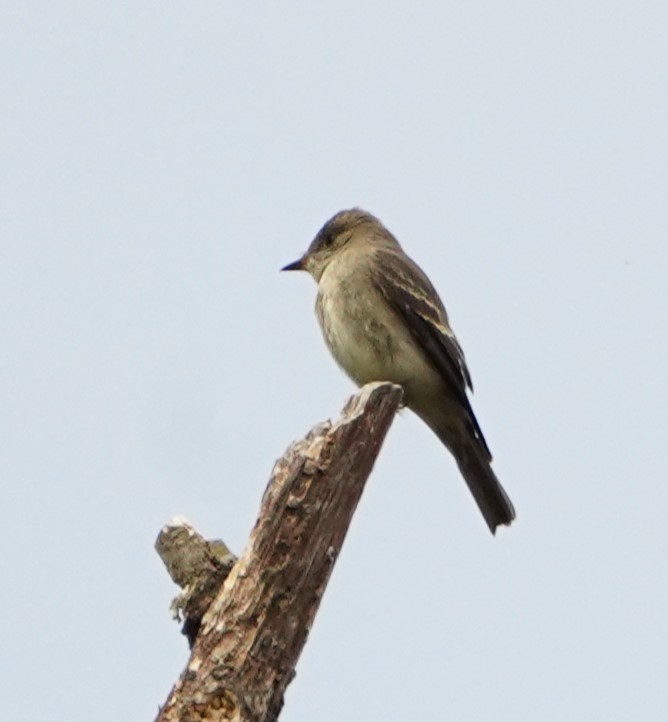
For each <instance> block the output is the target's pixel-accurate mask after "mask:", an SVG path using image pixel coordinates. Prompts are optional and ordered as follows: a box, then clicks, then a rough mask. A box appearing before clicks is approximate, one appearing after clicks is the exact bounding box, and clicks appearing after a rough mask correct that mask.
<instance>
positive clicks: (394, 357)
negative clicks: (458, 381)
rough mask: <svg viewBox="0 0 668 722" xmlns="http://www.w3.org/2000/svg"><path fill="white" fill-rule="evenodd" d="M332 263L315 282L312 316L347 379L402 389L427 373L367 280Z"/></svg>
mask: <svg viewBox="0 0 668 722" xmlns="http://www.w3.org/2000/svg"><path fill="white" fill-rule="evenodd" d="M332 265H333V264H330V266H329V267H328V268H327V269H326V270H325V272H324V273H323V275H322V277H321V278H320V283H319V285H318V297H317V300H316V313H317V316H318V320H319V322H320V326H321V328H322V332H323V336H324V338H325V342H326V343H327V346H328V347H329V349H330V351H331V353H332V355H333V356H334V358H335V360H336V361H337V363H338V364H339V365H340V366H341V367H342V368H343V370H344V371H345V372H346V373H347V374H348V376H350V377H351V378H352V379H353V381H355V382H356V383H357V384H359V385H362V384H365V383H369V382H371V381H391V382H393V383H398V384H402V385H405V384H406V383H407V382H410V381H411V379H412V378H413V377H414V376H415V375H416V374H424V373H425V372H426V373H430V370H428V369H426V361H425V359H424V357H423V356H422V354H421V353H420V351H419V350H418V349H417V347H416V346H415V344H414V342H413V339H412V337H411V335H410V332H409V330H408V329H407V328H406V327H405V326H404V325H403V323H402V322H401V320H400V319H399V318H398V317H397V316H396V315H395V314H394V312H393V311H392V310H391V309H390V308H389V307H388V306H387V304H386V303H385V300H384V299H383V298H382V296H381V295H380V294H379V293H378V292H377V291H376V289H375V287H374V286H373V285H372V283H371V282H370V280H369V279H368V277H366V276H365V275H363V274H356V273H355V271H354V270H351V269H350V268H345V267H341V266H340V267H339V268H336V267H334V268H332Z"/></svg>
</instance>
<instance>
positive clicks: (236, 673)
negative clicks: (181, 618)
mask: <svg viewBox="0 0 668 722" xmlns="http://www.w3.org/2000/svg"><path fill="white" fill-rule="evenodd" d="M400 403H401V389H400V387H398V386H393V385H391V384H387V383H375V384H369V385H368V386H365V387H364V388H363V389H362V390H361V391H360V392H359V393H358V394H357V395H356V396H354V397H352V398H351V399H350V400H349V401H348V403H347V404H346V406H345V408H344V409H343V413H342V416H341V418H340V419H339V420H338V421H337V422H336V423H334V424H332V423H330V422H326V423H323V424H319V425H318V426H316V427H315V428H314V429H312V430H311V431H310V432H309V434H307V436H306V437H305V438H304V439H303V440H301V441H297V442H295V443H294V444H292V446H290V448H289V449H288V450H287V452H286V453H285V455H284V456H283V457H282V458H281V459H279V460H278V461H277V462H276V465H275V466H274V470H273V473H272V476H271V479H270V481H269V485H268V486H267V489H266V491H265V494H264V497H263V499H262V506H261V509H260V515H259V518H258V520H257V522H256V524H255V528H254V529H253V531H252V533H251V536H250V539H249V541H248V544H247V546H246V549H245V551H244V553H243V554H242V556H241V557H240V558H239V559H238V560H237V561H236V564H234V566H233V568H232V571H231V572H230V573H229V575H228V576H227V578H226V579H225V580H224V582H222V586H221V580H222V578H224V576H225V572H227V569H224V566H225V565H224V564H222V563H220V559H219V558H218V557H217V556H216V553H215V551H214V553H213V557H212V556H211V555H210V552H211V548H210V547H207V546H206V545H207V544H210V543H209V542H205V541H204V540H203V539H202V538H201V537H199V535H197V537H195V535H196V532H194V530H192V529H191V528H189V527H188V529H190V531H187V532H185V536H182V537H181V542H182V543H183V544H186V546H187V542H188V538H192V539H195V542H194V544H195V546H196V550H195V552H194V555H193V556H192V557H190V556H189V555H188V554H186V555H185V558H186V559H191V558H193V559H195V561H196V562H197V563H195V564H194V565H193V564H191V563H190V562H186V563H185V565H181V567H179V569H183V568H185V569H186V570H188V569H189V567H191V566H194V567H196V568H197V569H198V570H199V572H198V573H197V574H195V576H194V577H191V576H189V574H188V573H186V574H185V576H184V574H183V573H179V572H177V574H179V579H180V581H179V580H177V582H178V583H181V582H183V583H184V584H183V585H185V586H186V587H187V589H186V592H187V594H191V593H192V592H193V589H195V588H198V589H200V590H202V589H203V590H205V595H204V596H205V597H206V594H209V593H210V592H211V589H212V584H213V588H214V589H218V590H219V591H218V592H217V594H216V595H215V599H214V601H213V603H211V606H210V607H209V608H208V611H206V613H205V614H204V615H203V617H202V616H201V612H202V601H201V599H202V598H203V597H202V596H200V597H197V601H195V602H192V601H189V599H190V597H188V596H187V597H186V599H185V601H183V600H181V603H180V605H181V607H182V609H183V610H184V614H185V616H186V623H187V622H188V619H189V610H194V612H193V615H194V617H193V618H195V619H196V621H195V622H194V625H195V626H194V627H192V628H194V629H195V633H194V635H191V636H192V637H193V639H194V646H193V649H192V652H191V657H190V661H189V663H188V665H187V667H186V669H185V670H184V672H183V673H182V675H181V678H180V679H179V681H178V682H177V683H176V685H175V686H174V688H173V689H172V691H171V693H170V695H169V698H168V700H167V702H166V704H165V705H164V707H163V708H162V709H161V711H160V713H159V715H158V717H157V722H173V721H175V720H179V721H181V722H185V721H186V720H187V721H188V722H199V721H200V720H201V721H202V722H204V720H207V722H208V721H212V722H227V721H231V720H238V721H239V722H274V720H276V719H277V718H278V715H279V712H280V710H281V708H282V706H283V697H284V693H285V689H286V687H287V685H288V684H289V683H290V681H291V680H292V678H293V677H294V674H295V671H294V670H295V666H296V664H297V660H298V658H299V655H300V653H301V650H302V648H303V646H304V644H305V642H306V638H307V636H308V632H309V630H310V628H311V626H312V624H313V619H314V617H315V614H316V612H317V610H318V606H319V604H320V600H321V598H322V595H323V593H324V590H325V587H326V585H327V582H328V580H329V577H330V574H331V572H332V568H333V566H334V563H335V561H336V559H337V557H338V555H339V552H340V551H341V547H342V545H343V540H344V538H345V535H346V532H347V530H348V526H349V525H350V521H351V519H352V515H353V513H354V511H355V508H356V506H357V503H358V501H359V498H360V496H361V494H362V490H363V489H364V484H365V482H366V479H367V477H368V475H369V473H370V472H371V469H372V467H373V464H374V462H375V460H376V457H377V455H378V452H379V451H380V447H381V445H382V443H383V440H384V438H385V434H386V433H387V430H388V429H389V427H390V424H391V422H392V419H393V418H394V414H395V412H396V410H397V408H398V407H399V405H400ZM167 530H168V528H166V529H165V530H163V534H164V533H166V531H167ZM158 544H160V539H159V541H158ZM167 546H168V547H170V543H169V542H168V543H167ZM177 546H178V544H177ZM171 548H172V549H173V544H172V545H171ZM160 553H161V556H163V554H162V552H160ZM167 556H168V560H167V561H166V564H168V568H169V569H172V568H173V567H174V562H173V560H172V559H171V558H170V556H169V554H168V555H167ZM177 556H178V554H177ZM163 558H164V557H163ZM177 567H178V564H177ZM202 570H204V571H202ZM209 573H210V574H213V575H214V577H215V575H216V574H218V577H215V578H216V579H217V581H216V582H215V583H212V582H210V581H207V580H209V579H210V577H209ZM189 580H190V581H189ZM192 580H194V581H192ZM183 585H182V586H183ZM189 605H190V606H189ZM200 622H201V624H200ZM192 628H191V629H192ZM197 630H198V631H197Z"/></svg>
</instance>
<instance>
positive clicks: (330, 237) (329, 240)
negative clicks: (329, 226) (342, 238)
mask: <svg viewBox="0 0 668 722" xmlns="http://www.w3.org/2000/svg"><path fill="white" fill-rule="evenodd" d="M335 239H336V236H335V235H334V234H333V233H328V234H327V235H326V236H325V237H324V239H323V244H324V245H325V246H326V247H328V248H329V246H331V245H333V243H334V241H335Z"/></svg>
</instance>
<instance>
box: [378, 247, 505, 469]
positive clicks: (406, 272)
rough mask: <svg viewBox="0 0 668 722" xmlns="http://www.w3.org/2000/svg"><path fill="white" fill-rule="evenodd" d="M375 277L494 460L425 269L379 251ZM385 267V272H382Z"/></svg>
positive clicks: (457, 349) (466, 373)
mask: <svg viewBox="0 0 668 722" xmlns="http://www.w3.org/2000/svg"><path fill="white" fill-rule="evenodd" d="M372 268H373V271H372V278H371V281H372V282H373V284H374V286H375V287H376V289H377V291H378V292H379V293H380V294H381V296H383V298H384V299H385V301H386V303H387V304H388V306H389V307H390V308H391V309H392V310H393V311H394V312H395V313H396V314H397V315H398V316H399V317H400V318H401V320H402V321H403V322H404V323H405V324H406V327H407V328H408V330H409V331H410V333H411V335H412V336H413V338H414V339H415V342H416V343H417V345H418V346H419V347H420V348H421V349H422V351H423V352H424V354H425V356H426V357H427V359H428V360H429V361H430V363H431V364H432V365H433V366H434V368H435V369H436V370H437V371H438V372H439V374H440V375H441V378H442V379H443V381H444V382H445V383H446V384H447V386H448V388H450V389H451V391H452V392H453V393H454V395H455V396H456V398H457V399H458V400H459V402H460V403H461V405H462V407H463V408H464V409H465V411H466V413H467V415H468V417H469V419H470V421H471V424H472V427H473V431H474V433H475V435H476V437H477V438H478V439H479V440H480V442H481V443H482V446H483V448H484V449H485V451H486V453H487V454H488V455H489V457H490V458H491V454H490V453H489V447H488V446H487V443H486V441H485V438H484V436H483V434H482V430H481V429H480V426H479V425H478V421H477V420H476V418H475V415H474V413H473V409H472V408H471V404H470V402H469V400H468V396H467V395H466V387H467V386H468V387H469V388H470V389H471V390H473V384H472V383H471V375H470V374H469V370H468V368H467V366H466V360H465V359H464V352H463V351H462V348H461V346H460V345H459V342H458V341H457V338H456V336H455V334H454V333H453V331H452V329H451V328H450V324H449V322H448V315H447V313H446V311H445V307H444V306H443V302H442V301H441V299H440V298H439V296H438V293H436V290H435V289H434V287H433V286H432V284H431V282H430V281H429V279H428V278H427V276H426V275H425V274H424V272H423V271H422V269H421V268H420V267H419V266H418V265H417V264H416V263H414V262H413V261H412V260H411V259H410V258H408V257H407V256H405V255H404V254H403V253H402V255H401V256H398V254H396V253H394V252H392V251H391V250H385V249H383V250H379V251H377V252H376V263H374V264H372ZM379 268H382V273H381V272H379V270H378V269H379Z"/></svg>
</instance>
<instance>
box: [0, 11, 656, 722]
mask: <svg viewBox="0 0 668 722" xmlns="http://www.w3.org/2000/svg"><path fill="white" fill-rule="evenodd" d="M667 25H668V6H666V4H665V3H660V2H642V1H641V2H602V1H601V2H593V1H592V0H580V1H579V2H568V1H564V0H560V1H559V2H542V3H538V2H528V1H527V2H519V1H513V0H511V1H509V2H505V3H498V2H491V1H490V0H486V1H484V2H482V1H481V2H471V1H470V0H467V1H466V2H463V1H462V2H450V3H442V2H435V1H433V2H427V1H425V2H422V3H412V4H410V5H409V4H408V3H391V2H387V1H385V2H380V0H377V1H373V2H371V1H368V2H359V1H358V2H349V1H345V0H344V1H341V0H339V2H336V3H331V2H326V3H308V2H304V1H301V2H282V3H258V2H249V3H230V2H220V1H218V2H195V3H183V2H178V3H175V2H143V1H142V0H133V2H116V3H103V2H58V1H55V2H49V3H37V2H21V3H18V2H16V3H4V4H3V5H2V7H1V8H0V67H1V70H0V93H1V97H2V99H3V102H2V112H1V113H0V123H1V126H0V304H1V308H2V313H1V314H0V337H1V338H2V350H1V351H0V480H1V486H0V508H1V509H2V511H3V514H4V518H5V528H4V536H5V539H6V545H5V554H3V555H1V557H0V558H1V560H2V561H1V567H0V569H1V572H2V578H3V580H4V592H3V594H2V602H0V610H1V611H2V618H3V624H2V630H1V631H0V650H1V651H0V662H1V665H2V669H3V670H4V672H3V674H2V677H1V681H0V698H1V699H2V709H3V716H4V717H6V718H7V719H11V720H22V719H24V718H25V717H26V715H27V714H28V713H27V712H26V710H28V709H30V708H31V706H32V705H34V704H35V703H36V702H37V700H39V704H40V705H41V706H42V707H43V708H45V709H48V715H47V716H48V717H49V719H53V720H67V721H68V722H78V721H79V720H81V721H84V720H86V722H87V721H88V720H90V719H92V718H94V719H96V720H99V721H100V722H106V721H107V720H109V722H111V721H112V720H118V719H127V720H149V719H152V718H153V716H154V714H155V713H156V710H157V707H158V705H159V704H160V703H161V702H163V701H164V699H165V698H166V695H167V693H168V691H169V689H170V686H171V684H172V683H173V682H174V680H175V679H176V678H177V676H178V675H179V673H180V671H181V669H182V667H183V665H184V664H185V662H186V660H187V649H186V643H185V640H184V639H183V638H181V637H180V635H179V633H178V628H177V626H176V625H175V624H174V623H172V622H171V621H170V618H169V613H168V605H169V601H170V598H171V596H172V595H173V593H174V590H173V588H172V586H171V584H170V583H169V580H168V578H167V575H166V573H165V572H164V570H163V569H162V567H161V564H160V562H159V560H158V557H157V556H156V555H155V553H154V552H153V548H152V545H153V541H154V538H155V536H156V534H157V532H158V531H159V529H160V527H161V525H162V524H163V523H164V522H165V521H166V520H167V519H168V518H170V517H171V516H172V515H174V514H177V513H179V514H184V515H186V516H187V517H188V518H189V519H190V520H191V521H192V522H193V523H194V524H195V525H196V526H197V527H198V528H199V529H200V530H201V531H202V532H203V533H205V534H207V535H209V536H220V537H222V538H223V539H225V541H226V542H227V543H228V544H229V545H230V546H231V547H232V548H233V549H234V550H235V551H237V552H238V551H240V550H241V549H242V547H243V545H244V543H245V541H246V538H247V536H248V533H249V532H250V529H251V526H252V524H253V522H254V520H255V515H256V512H257V509H258V505H259V500H260V497H261V494H262V492H263V490H264V486H265V483H266V480H267V478H268V475H269V472H270V470H271V467H272V465H273V462H274V460H275V458H276V457H278V456H280V455H281V454H282V453H283V451H284V449H285V447H286V446H287V445H288V444H289V443H290V442H291V441H292V440H293V439H295V438H297V437H299V436H301V435H302V434H303V433H304V432H306V431H307V430H308V429H309V428H310V427H311V426H312V425H313V424H315V423H316V422H318V421H321V420H322V419H324V418H327V417H330V416H336V415H337V414H338V413H339V410H340V408H341V406H342V405H343V403H344V401H345V399H346V398H347V396H348V395H349V394H350V393H352V391H353V387H352V385H351V384H350V382H349V381H348V380H347V379H346V378H345V377H344V376H343V374H342V373H341V372H340V371H339V370H338V369H337V367H336V366H335V364H334V362H333V361H331V359H330V358H329V356H328V355H327V353H326V351H325V348H324V344H323V343H322V340H321V338H320V334H319V331H318V329H317V325H316V322H315V318H314V316H313V312H312V305H313V301H314V296H315V286H314V284H313V283H312V282H311V281H310V279H308V278H307V277H306V276H303V277H299V276H295V275H281V274H279V273H278V269H279V268H280V267H281V266H282V265H284V264H285V263H287V262H288V261H291V260H293V259H294V258H295V257H296V256H297V255H298V254H299V253H301V252H302V251H303V250H304V249H305V247H306V246H307V244H308V243H309V242H310V240H311V238H312V236H313V235H314V234H315V232H316V231H317V230H318V228H319V227H320V226H321V224H322V223H323V222H324V221H325V220H326V219H327V218H328V217H329V216H330V215H332V214H333V213H334V212H336V211H337V210H339V209H341V208H343V207H346V206H351V205H361V206H363V207H365V208H367V209H368V210H370V211H372V212H373V213H375V214H376V215H378V216H379V217H380V218H381V219H382V220H383V221H384V222H385V223H386V225H387V226H388V227H389V228H390V229H391V230H392V231H393V232H394V233H395V234H396V235H397V236H398V238H399V240H400V241H401V242H402V244H403V245H404V248H405V249H406V251H407V252H408V253H409V254H410V255H411V256H412V257H413V258H414V259H415V260H416V261H417V262H418V263H419V264H420V265H421V266H422V267H423V268H424V269H425V270H426V271H427V272H428V274H429V275H430V277H431V279H432V281H433V282H434V284H435V285H436V287H437V288H438V289H439V291H440V293H441V295H442V297H443V299H444V301H445V304H446V306H447V308H448V310H449V313H450V316H451V319H452V322H453V325H454V328H455V330H456V332H457V334H458V336H459V338H460V341H461V343H462V345H463V346H464V349H465V351H466V354H467V359H468V362H469V366H470V368H471V372H472V374H473V380H474V384H475V387H476V394H475V396H474V398H473V404H474V408H475V409H476V412H477V414H478V417H479V420H480V423H481V425H482V427H483V429H484V431H485V434H486V436H487V439H488V441H489V443H490V446H491V447H492V450H493V452H494V454H495V468H496V470H497V473H498V475H499V477H500V478H501V480H502V482H503V484H504V486H505V487H506V488H507V490H508V492H509V493H510V495H511V497H512V499H513V501H514V503H515V506H516V507H517V512H518V521H517V524H516V525H515V526H513V527H512V528H511V529H510V530H502V531H501V532H500V533H499V534H498V536H497V538H493V537H491V535H490V534H489V533H488V531H487V529H486V527H485V525H484V523H483V521H482V518H481V517H480V514H479V513H478V511H477V509H476V507H475V504H474V503H473V501H472V499H471V498H470V497H469V495H468V492H467V490H466V488H465V485H464V483H463V482H462V480H461V479H460V477H459V475H458V472H457V471H456V468H455V466H454V463H453V462H452V461H451V459H450V458H449V456H448V455H447V453H446V452H445V451H444V449H442V447H441V446H440V445H439V443H438V442H437V440H436V439H435V437H433V436H432V435H431V433H430V432H429V431H428V430H427V429H426V428H425V427H424V426H423V425H422V424H421V423H420V422H419V421H418V420H417V419H415V418H414V417H412V416H411V414H410V413H405V414H402V415H401V417H400V418H398V419H397V421H396V423H395V424H394V426H393V428H392V429H391V432H390V434H389V437H388V439H387V442H386V445H385V447H384V448H383V451H382V453H381V456H380V459H379V461H378V463H377V466H376V468H375V470H374V473H373V475H372V477H371V480H370V482H369V485H368V487H367V490H366V493H365V495H364V498H363V500H362V503H361V505H360V507H359V510H358V512H357V514H356V516H355V518H354V520H353V525H352V528H351V531H350V534H349V536H348V539H347V541H346V545H345V548H344V552H343V554H342V556H341V558H340V560H339V563H338V565H337V568H336V571H335V573H334V576H333V578H332V581H331V583H330V586H329V589H328V591H327V594H326V596H325V599H324V603H323V605H322V608H321V611H320V614H319V615H318V617H317V619H316V623H315V627H314V629H313V631H312V634H311V637H310V639H309V642H308V644H307V647H306V650H305V653H304V655H303V657H302V660H301V662H300V664H299V667H298V674H297V678H296V680H295V681H294V682H293V684H292V685H291V687H290V688H289V690H288V695H287V699H286V707H285V709H284V712H283V714H282V717H281V719H282V720H286V721H290V722H306V721H307V720H308V721H311V720H318V722H330V720H331V721H334V720H336V721H337V722H338V721H339V720H340V719H341V710H342V709H344V711H345V715H344V716H345V717H346V718H347V719H351V720H370V719H371V720H375V719H419V720H447V719H453V720H454V719H456V720H460V721H461V722H477V721H478V720H489V719H495V720H499V721H503V722H506V721H507V722H511V721H512V722H516V721H517V720H522V721H524V720H526V721H527V722H529V721H530V722H536V721H537V720H540V722H557V721H558V722H562V721H563V720H569V721H570V720H572V721H575V722H580V721H582V722H585V721H586V722H589V721H590V720H598V719H601V720H603V719H605V720H606V722H616V721H617V720H619V721H620V722H621V721H624V722H627V721H628V720H631V719H638V720H643V721H653V720H657V721H658V720H663V719H664V718H665V714H666V712H665V710H666V708H667V706H668V692H667V687H666V679H667V678H668V623H667V622H666V609H667V608H668V572H667V567H666V562H665V556H666V549H667V541H668V532H667V531H666V518H667V517H668V482H667V479H666V476H667V475H666V470H665V459H664V456H665V451H666V445H667V444H666V432H667V430H668V429H667V427H668V424H667V423H666V406H667V405H668V381H667V379H666V368H667V367H668V341H667V333H666V316H667V314H666V311H667V307H668V302H667V300H666V279H667V278H668V250H667V246H666V238H667V237H668V202H667V197H668V85H667V78H668V51H667V50H666V27H667ZM101 700H102V702H101Z"/></svg>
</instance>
